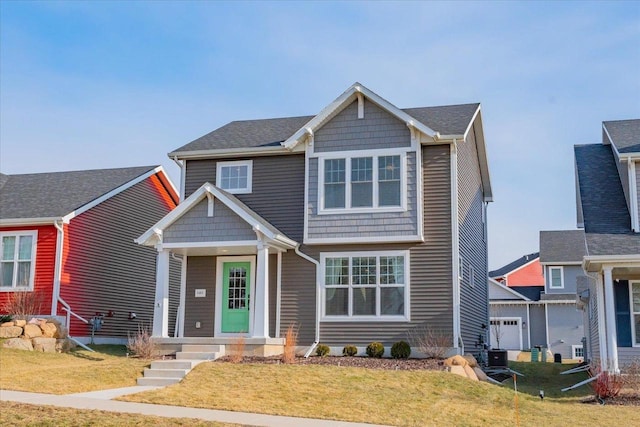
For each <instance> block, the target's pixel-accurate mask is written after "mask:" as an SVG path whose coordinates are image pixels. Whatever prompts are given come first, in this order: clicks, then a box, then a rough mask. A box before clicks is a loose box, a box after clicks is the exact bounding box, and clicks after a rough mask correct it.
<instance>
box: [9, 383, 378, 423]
mask: <svg viewBox="0 0 640 427" xmlns="http://www.w3.org/2000/svg"><path fill="white" fill-rule="evenodd" d="M154 388H156V387H149V386H135V387H125V388H119V389H111V390H101V391H95V392H89V393H76V394H67V395H55V394H43V393H27V392H23V391H11V390H0V400H1V401H6V402H17V403H28V404H32V405H52V406H61V407H66V408H76V409H97V410H101V411H111V412H123V413H129V414H142V415H154V416H157V417H172V418H196V419H200V420H206V421H219V422H224V423H235V424H242V425H246V426H269V427H270V426H273V427H358V426H360V427H372V426H374V425H373V424H364V423H349V422H346V421H330V420H318V419H311V418H295V417H283V416H278V415H264V414H252V413H247V412H233V411H220V410H216V409H199V408H185V407H182V406H169V405H152V404H148V403H134V402H120V401H117V400H111V399H113V398H115V397H118V396H123V395H125V394H131V393H137V392H140V391H146V390H150V389H154ZM378 427H381V426H378Z"/></svg>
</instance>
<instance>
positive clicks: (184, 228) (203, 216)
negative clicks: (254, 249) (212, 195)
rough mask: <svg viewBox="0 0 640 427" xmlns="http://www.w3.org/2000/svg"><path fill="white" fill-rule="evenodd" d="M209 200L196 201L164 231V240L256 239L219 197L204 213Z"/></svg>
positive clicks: (174, 241) (247, 225)
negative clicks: (210, 215) (210, 212)
mask: <svg viewBox="0 0 640 427" xmlns="http://www.w3.org/2000/svg"><path fill="white" fill-rule="evenodd" d="M208 203H209V202H208V200H207V199H204V200H202V201H200V203H198V204H196V205H195V206H194V207H193V208H191V209H190V210H189V211H188V212H186V213H185V214H184V215H182V217H180V218H179V219H178V220H177V221H176V222H174V223H173V224H171V226H169V227H167V229H166V230H165V231H164V236H163V241H164V242H165V243H185V242H216V241H233V240H256V233H255V232H254V231H253V230H252V228H251V226H250V225H249V224H248V223H247V222H246V221H245V220H243V219H242V218H240V217H239V216H238V215H237V214H236V213H235V212H233V211H232V210H231V209H229V208H228V207H227V206H226V205H225V204H224V203H222V202H220V201H219V200H215V201H214V211H213V216H212V217H209V216H207V212H208Z"/></svg>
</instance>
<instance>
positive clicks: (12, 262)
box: [0, 232, 37, 290]
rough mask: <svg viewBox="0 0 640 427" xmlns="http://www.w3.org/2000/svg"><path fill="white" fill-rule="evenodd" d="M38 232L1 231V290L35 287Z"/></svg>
mask: <svg viewBox="0 0 640 427" xmlns="http://www.w3.org/2000/svg"><path fill="white" fill-rule="evenodd" d="M36 238H37V233H36V232H20V233H14V232H9V233H0V246H1V248H0V290H14V289H33V276H34V273H35V256H36V251H35V247H36Z"/></svg>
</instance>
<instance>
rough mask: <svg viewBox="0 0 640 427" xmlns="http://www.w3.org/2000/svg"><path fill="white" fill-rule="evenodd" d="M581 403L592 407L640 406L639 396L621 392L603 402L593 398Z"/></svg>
mask: <svg viewBox="0 0 640 427" xmlns="http://www.w3.org/2000/svg"><path fill="white" fill-rule="evenodd" d="M582 403H588V404H592V405H596V404H597V405H616V406H640V394H634V393H632V392H622V393H620V394H619V395H617V396H616V397H610V398H608V399H604V401H600V400H598V399H596V398H595V397H589V398H587V399H584V400H582Z"/></svg>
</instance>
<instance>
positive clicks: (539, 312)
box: [529, 304, 547, 347]
mask: <svg viewBox="0 0 640 427" xmlns="http://www.w3.org/2000/svg"><path fill="white" fill-rule="evenodd" d="M529 316H530V317H531V322H530V323H531V325H543V326H544V325H546V324H547V320H546V315H545V306H544V305H542V304H539V305H533V304H532V305H531V306H530V307H529ZM530 331H531V347H535V346H537V345H539V346H543V347H546V346H547V330H546V328H545V327H537V328H534V327H531V328H530Z"/></svg>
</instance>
